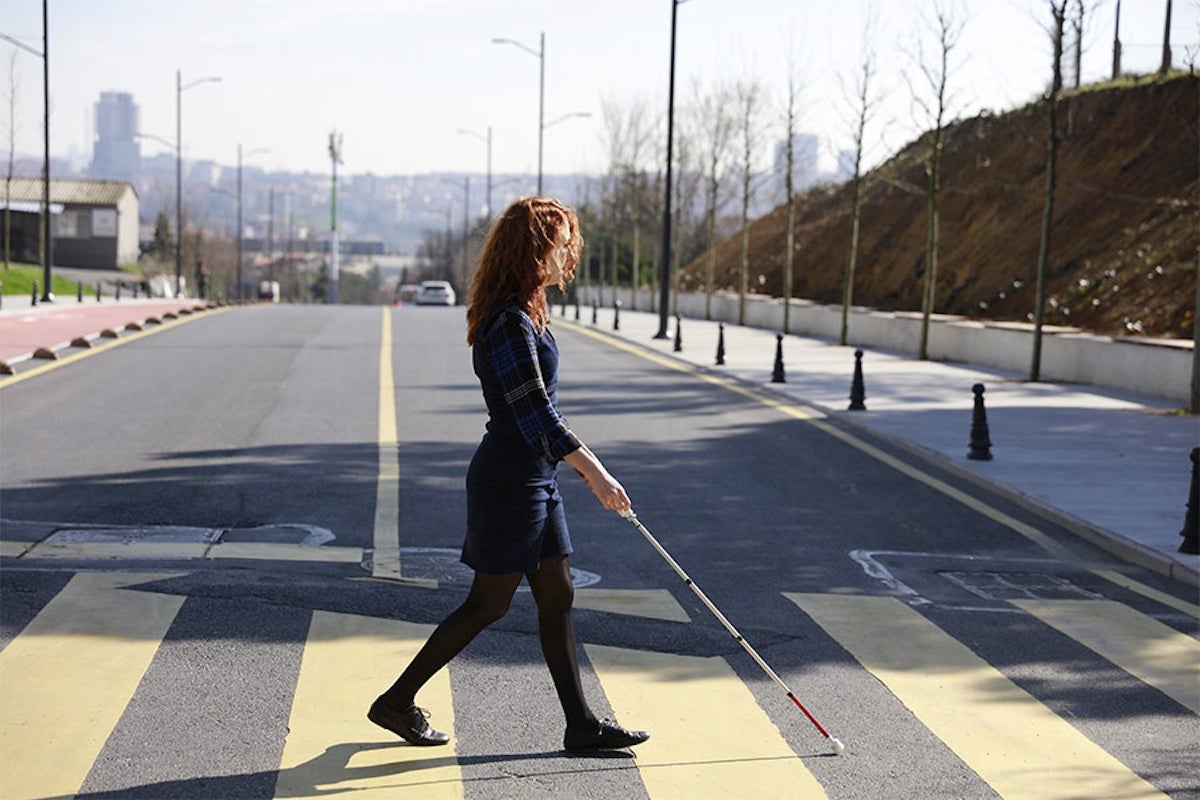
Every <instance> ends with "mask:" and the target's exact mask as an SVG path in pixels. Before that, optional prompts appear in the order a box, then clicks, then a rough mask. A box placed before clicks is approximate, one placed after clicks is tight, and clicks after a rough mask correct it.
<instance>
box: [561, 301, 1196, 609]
mask: <svg viewBox="0 0 1200 800" xmlns="http://www.w3.org/2000/svg"><path fill="white" fill-rule="evenodd" d="M556 322H559V323H561V324H565V325H566V327H568V328H570V329H571V330H572V331H575V332H577V333H581V334H583V335H584V336H589V337H591V338H593V339H596V340H597V341H601V342H604V343H606V344H608V345H611V346H612V347H616V348H617V349H619V350H623V351H625V352H627V353H631V354H632V355H635V356H638V357H639V358H643V359H645V360H646V361H650V362H651V363H654V364H658V365H659V366H663V367H666V368H668V369H673V370H675V371H676V372H682V373H684V374H687V375H691V376H693V377H696V378H699V379H700V380H702V381H705V382H706V383H710V384H712V385H713V386H720V387H722V388H724V389H727V390H729V391H731V392H733V393H734V394H738V395H741V396H742V397H745V398H747V399H750V400H753V401H755V402H757V403H761V404H762V405H765V406H768V407H770V408H773V409H775V410H776V411H778V412H779V413H781V414H783V415H785V416H788V417H791V418H792V419H797V420H800V421H802V422H806V423H808V424H809V425H812V426H813V427H814V428H816V429H818V430H820V431H822V432H823V433H826V434H828V435H830V436H832V437H834V438H835V439H838V440H840V441H841V442H843V443H844V444H847V445H849V446H850V447H853V448H855V449H856V450H858V451H860V452H862V453H864V454H866V455H868V456H870V457H871V458H874V459H875V460H876V461H879V462H881V463H883V464H886V465H887V466H889V467H891V468H892V469H894V470H897V471H898V472H901V473H903V474H904V475H907V476H908V477H910V478H912V479H913V480H916V481H919V482H921V483H923V484H925V485H926V486H928V487H930V488H931V489H934V490H935V491H938V492H940V493H942V494H944V495H946V496H947V497H949V498H951V499H953V500H955V501H957V502H959V503H961V504H963V505H964V506H966V507H967V508H970V509H971V510H973V511H976V512H978V513H980V514H983V515H984V516H985V517H988V518H989V519H991V520H993V521H995V522H997V523H999V524H1000V525H1003V526H1005V527H1006V528H1008V529H1010V530H1012V531H1014V532H1016V533H1018V534H1020V535H1021V536H1023V537H1025V538H1026V539H1028V540H1029V541H1031V542H1033V543H1034V544H1037V545H1038V546H1039V547H1041V548H1042V549H1044V550H1046V551H1047V552H1050V553H1052V554H1054V555H1055V556H1058V557H1059V558H1064V559H1068V560H1073V559H1074V558H1075V556H1073V555H1072V553H1071V552H1070V551H1069V550H1067V549H1066V548H1065V547H1063V546H1062V545H1060V544H1058V543H1057V542H1055V541H1054V540H1053V539H1051V538H1050V537H1049V536H1047V535H1046V534H1045V533H1043V532H1042V531H1040V530H1039V529H1037V528H1035V527H1034V526H1032V525H1028V524H1026V523H1024V522H1021V521H1020V520H1019V519H1017V518H1015V517H1012V516H1010V515H1008V514H1005V513H1004V512H1003V511H1000V510H999V509H997V508H993V507H992V506H990V505H988V504H987V503H985V502H983V501H982V500H979V499H978V498H976V497H974V496H972V495H970V494H968V493H967V492H964V491H962V490H961V489H958V488H956V487H954V486H951V485H950V484H948V483H946V482H945V481H943V480H941V479H939V478H935V477H934V476H932V475H930V474H929V473H927V472H925V471H923V470H921V469H918V468H917V467H915V466H913V465H912V464H909V463H906V462H904V461H901V460H900V459H899V458H896V457H895V456H892V455H890V454H888V453H886V452H884V451H883V450H880V449H879V448H878V447H875V446H874V445H871V444H868V443H867V442H865V441H863V440H862V439H860V438H858V437H857V436H855V435H854V434H852V433H848V432H847V431H844V430H842V429H841V428H839V427H837V426H836V425H833V424H831V423H830V422H828V421H827V420H828V417H827V415H825V414H823V413H821V412H818V411H816V410H813V409H808V408H801V407H797V406H795V405H793V404H791V403H789V402H786V401H783V400H780V399H778V398H775V397H771V396H769V395H766V394H763V393H762V392H758V391H755V390H754V389H749V388H747V387H745V386H740V385H738V384H736V383H734V382H732V381H731V380H730V379H728V378H724V377H721V376H716V375H711V374H709V373H707V372H703V371H701V370H699V369H698V368H696V367H694V366H692V365H690V364H686V363H683V362H680V361H678V360H676V359H673V358H668V357H666V356H661V355H659V354H657V353H654V352H652V351H648V350H646V349H645V348H644V347H641V346H639V345H633V344H629V343H628V342H626V341H624V340H622V339H619V338H617V337H614V336H611V335H609V334H606V333H600V332H598V331H594V330H590V329H588V328H585V327H583V326H581V325H578V324H575V323H570V322H566V321H565V320H556ZM1089 571H1090V572H1092V573H1093V574H1094V575H1097V576H1098V577H1100V578H1103V579H1104V580H1107V581H1109V582H1112V583H1114V584H1116V585H1118V586H1121V587H1122V588H1125V589H1127V590H1129V591H1132V592H1135V593H1138V594H1141V595H1143V596H1145V597H1148V598H1150V599H1153V600H1157V601H1158V602H1162V603H1164V604H1166V605H1169V606H1171V607H1172V608H1175V609H1177V610H1181V611H1183V612H1185V613H1188V614H1191V615H1193V616H1200V607H1198V606H1196V605H1194V604H1191V603H1188V602H1186V601H1182V600H1178V599H1177V598H1174V597H1172V596H1170V595H1166V594H1164V593H1162V592H1160V591H1157V590H1155V589H1153V588H1151V587H1149V586H1146V585H1145V584H1142V583H1139V582H1138V581H1135V580H1133V579H1132V578H1130V577H1128V576H1125V575H1120V574H1119V573H1115V572H1113V571H1111V570H1105V569H1095V570H1089Z"/></svg>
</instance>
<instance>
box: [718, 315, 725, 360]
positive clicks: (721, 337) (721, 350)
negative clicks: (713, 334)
mask: <svg viewBox="0 0 1200 800" xmlns="http://www.w3.org/2000/svg"><path fill="white" fill-rule="evenodd" d="M717 366H718V367H723V366H725V323H724V322H718V323H717Z"/></svg>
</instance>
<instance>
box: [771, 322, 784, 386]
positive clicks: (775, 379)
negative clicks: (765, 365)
mask: <svg viewBox="0 0 1200 800" xmlns="http://www.w3.org/2000/svg"><path fill="white" fill-rule="evenodd" d="M771 383H787V378H786V377H785V376H784V374H783V334H782V333H777V334H775V368H774V370H772V372H771Z"/></svg>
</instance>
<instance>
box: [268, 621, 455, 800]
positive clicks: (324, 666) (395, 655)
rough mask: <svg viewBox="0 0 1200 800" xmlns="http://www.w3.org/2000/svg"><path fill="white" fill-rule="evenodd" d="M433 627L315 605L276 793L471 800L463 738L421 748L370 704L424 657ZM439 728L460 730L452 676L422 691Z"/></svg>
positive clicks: (444, 674)
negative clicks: (458, 751)
mask: <svg viewBox="0 0 1200 800" xmlns="http://www.w3.org/2000/svg"><path fill="white" fill-rule="evenodd" d="M431 631H432V628H431V627H429V626H427V625H415V624H413V623H408V622H397V621H394V620H386V619H375V618H373V617H362V616H356V615H353V614H338V613H334V612H329V611H314V612H313V617H312V624H311V626H310V628H309V634H308V642H307V644H306V646H305V649H304V657H303V659H302V661H301V665H300V676H299V678H298V680H297V684H296V694H295V697H294V698H293V700H292V712H291V717H290V719H289V722H288V737H287V741H286V742H285V744H284V749H283V757H282V759H281V763H280V770H279V776H278V778H277V780H276V784H275V796H276V797H280V798H282V797H286V798H317V797H327V796H329V795H333V794H339V795H340V794H346V795H347V796H353V797H354V798H356V800H371V798H389V800H391V799H393V798H396V797H398V796H401V794H402V795H403V797H405V798H406V800H407V799H408V798H418V799H419V800H426V799H427V798H438V799H439V800H442V799H448V798H453V799H454V800H458V798H462V796H463V790H462V772H461V770H460V769H459V766H458V760H457V759H456V758H455V752H454V743H453V741H451V743H450V744H448V745H444V746H441V747H412V746H410V745H408V744H406V743H405V742H403V741H402V740H400V739H399V738H397V737H396V736H395V735H393V734H391V733H388V732H387V731H385V730H383V729H382V728H378V727H376V726H375V725H373V724H372V723H371V722H369V721H368V720H367V716H366V714H367V708H368V707H369V706H370V704H371V701H372V700H374V699H375V697H376V696H377V695H378V694H379V693H380V692H381V691H383V690H384V689H386V688H387V687H388V686H389V685H391V682H392V681H393V680H394V679H395V677H396V675H397V674H399V671H400V670H401V669H403V668H404V666H405V665H406V664H407V663H408V662H409V661H410V660H411V659H412V657H413V656H414V655H416V652H417V650H419V649H420V647H421V645H422V644H423V643H424V641H425V639H426V638H428V636H429V634H430V632H431ZM419 700H420V702H421V703H422V704H423V705H428V707H429V708H430V709H431V711H432V712H433V718H432V719H431V724H433V726H434V727H436V728H437V729H438V730H443V731H446V732H447V733H452V731H453V728H454V710H453V707H452V705H451V697H450V675H449V671H448V670H442V671H440V672H439V673H438V674H436V675H434V677H433V679H432V680H431V681H429V683H427V684H426V685H425V687H424V688H423V689H422V690H421V694H420V696H419Z"/></svg>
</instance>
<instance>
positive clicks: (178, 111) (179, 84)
mask: <svg viewBox="0 0 1200 800" xmlns="http://www.w3.org/2000/svg"><path fill="white" fill-rule="evenodd" d="M220 81H221V79H220V78H218V77H216V76H212V75H210V76H207V77H204V78H197V79H196V80H194V81H191V82H190V83H186V84H185V83H184V82H183V73H182V72H181V71H180V70H175V296H176V297H179V295H180V294H182V293H183V93H184V92H185V91H187V90H188V89H191V88H194V87H196V86H199V85H200V84H202V83H219V82H220Z"/></svg>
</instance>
